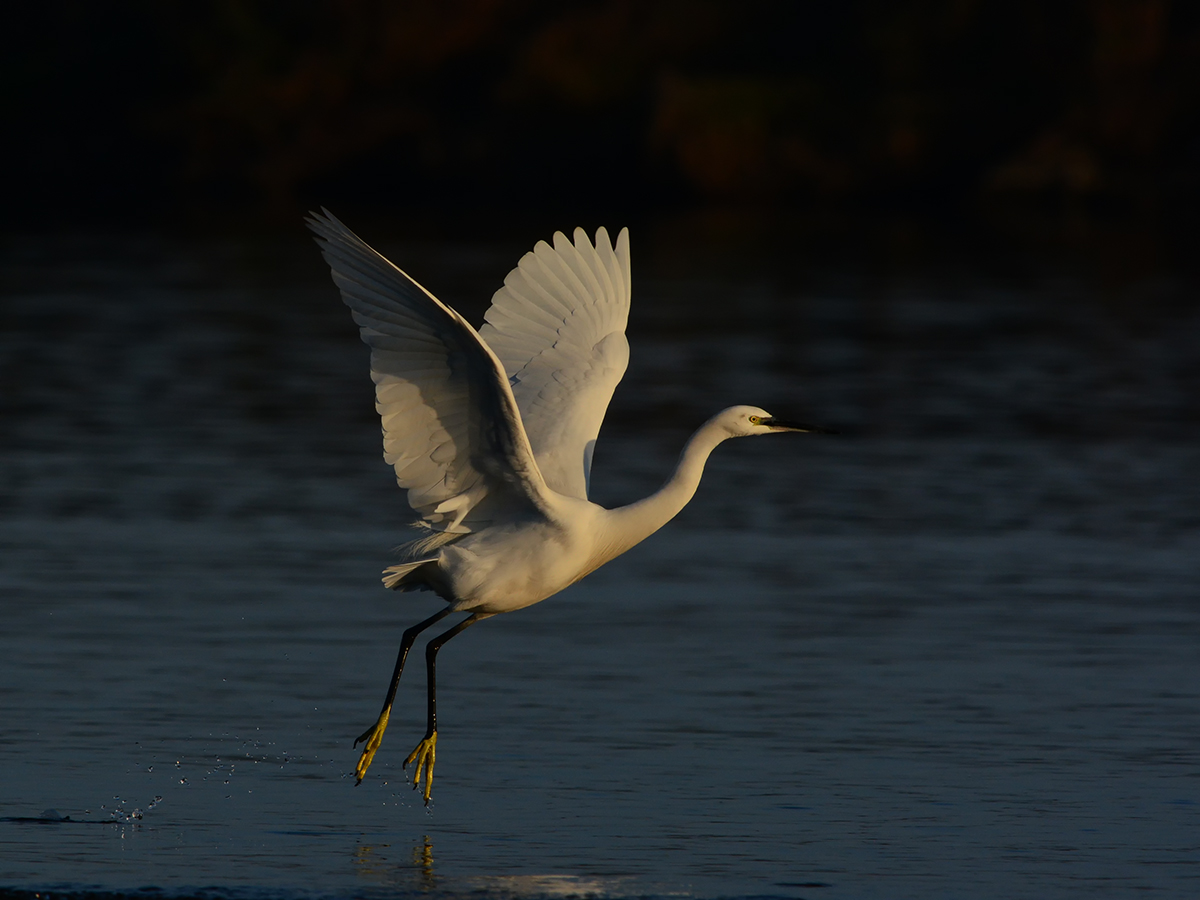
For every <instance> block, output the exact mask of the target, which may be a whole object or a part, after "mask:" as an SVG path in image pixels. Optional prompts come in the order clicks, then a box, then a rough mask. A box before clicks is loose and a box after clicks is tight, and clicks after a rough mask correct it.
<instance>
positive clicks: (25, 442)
mask: <svg viewBox="0 0 1200 900" xmlns="http://www.w3.org/2000/svg"><path fill="white" fill-rule="evenodd" d="M367 237H368V238H370V237H371V236H370V235H367ZM634 238H635V240H634V252H635V257H634V260H635V274H634V285H635V295H634V296H635V299H634V305H635V311H634V318H633V321H632V322H631V329H630V330H631V343H632V347H633V363H632V367H631V370H630V373H629V376H628V377H627V379H626V381H625V383H624V384H623V385H622V387H621V388H620V389H619V390H618V394H617V397H616V399H615V401H614V408H613V411H612V415H611V417H610V423H609V425H608V426H606V431H605V432H604V433H603V434H602V435H601V441H600V444H599V445H598V449H597V457H596V470H595V473H594V478H593V484H594V485H595V487H596V490H597V496H596V499H597V500H599V501H600V502H602V503H605V504H606V505H613V504H616V503H621V502H626V501H628V500H631V499H634V498H636V497H638V496H640V495H642V494H644V493H646V492H647V491H649V490H651V489H652V488H653V487H654V486H656V484H657V483H658V482H659V481H660V480H661V479H662V478H663V477H665V476H666V474H667V473H668V471H669V469H670V467H671V465H672V463H673V460H674V456H675V454H676V453H677V452H678V449H679V447H680V445H681V444H682V441H683V440H684V438H685V437H686V434H687V432H688V431H689V430H690V428H692V427H694V426H695V425H696V424H698V423H699V422H700V421H701V420H702V419H703V418H705V417H706V416H707V415H709V414H710V413H711V412H714V411H715V410H717V409H719V408H721V407H723V406H725V405H728V404H730V403H734V402H747V403H756V404H759V405H762V406H765V407H767V408H768V409H771V410H772V411H773V412H777V413H780V414H783V413H787V414H795V415H798V416H803V417H806V418H811V419H814V420H817V421H822V422H828V423H830V424H833V425H836V426H839V427H841V428H842V429H843V431H844V433H843V435H842V436H840V437H837V438H817V437H804V436H787V437H778V438H770V439H764V440H760V441H740V442H734V443H731V444H728V445H725V446H723V447H721V448H720V449H719V450H718V451H717V453H716V454H715V455H714V457H713V459H712V460H711V462H710V464H709V469H708V473H707V475H706V478H705V482H704V484H703V485H702V487H701V490H700V492H699V494H698V496H697V498H696V500H695V501H694V502H693V504H692V505H691V506H690V507H688V508H687V509H686V510H685V511H684V513H683V514H682V515H681V516H680V517H679V519H678V520H677V521H676V522H674V523H672V524H671V525H670V526H668V528H667V529H666V530H664V531H663V532H662V533H660V534H658V535H656V536H655V537H653V538H652V539H650V540H649V541H647V542H646V543H645V544H643V545H642V546H640V547H638V548H636V549H635V550H634V551H632V552H630V553H629V554H628V555H627V556H625V557H622V558H621V559H619V560H617V561H615V562H613V563H611V564H610V565H608V566H607V567H605V568H604V569H602V570H600V571H599V572H597V573H595V574H594V575H593V576H590V577H589V578H588V579H586V580H585V581H584V582H582V583H581V584H579V585H577V586H575V587H573V588H572V589H570V590H569V591H567V592H565V593H563V594H562V595H560V596H558V597H556V598H553V599H551V600H550V601H547V602H545V603H543V604H540V605H538V606H536V607H533V608H531V609H528V610H524V611H521V612H519V613H516V614H514V615H509V616H501V617H498V618H496V619H493V620H491V621H489V622H487V623H486V624H484V625H481V626H480V627H479V628H477V629H474V630H472V631H471V633H469V634H467V635H464V636H463V637H461V638H459V639H458V640H456V641H455V642H454V643H453V644H451V645H449V646H448V647H447V648H446V650H445V651H444V652H443V653H442V654H441V666H440V676H441V677H440V682H441V684H440V687H441V691H440V692H439V693H440V699H441V703H440V706H441V709H440V713H441V717H440V724H441V729H442V730H441V735H440V737H441V740H440V741H439V747H438V750H439V754H438V765H437V777H436V782H435V791H434V804H433V806H432V808H431V809H429V810H426V809H425V808H424V807H423V806H422V805H421V803H420V802H419V798H418V797H417V795H416V794H414V793H413V792H412V791H411V790H409V789H408V787H407V785H406V784H405V782H404V775H403V772H402V771H401V762H402V760H403V759H404V757H405V756H406V755H407V753H408V751H409V750H410V749H411V748H412V746H413V745H414V744H415V743H416V741H417V739H418V738H420V736H421V734H422V732H423V727H424V723H423V719H424V702H423V692H424V679H423V673H422V672H421V671H420V669H421V667H420V666H415V667H413V669H412V670H411V671H410V672H409V673H408V676H406V682H405V683H404V684H403V685H402V687H401V692H400V696H399V699H398V700H397V704H396V708H395V711H394V713H393V717H392V722H391V727H390V729H389V731H388V734H387V737H386V739H385V742H384V745H383V748H382V750H381V751H380V753H379V755H378V756H377V757H376V761H375V763H374V765H373V767H372V769H371V771H370V773H369V775H368V777H367V779H366V780H365V781H364V782H363V783H362V785H360V786H358V787H355V786H354V783H353V782H354V779H353V777H352V775H351V774H350V773H351V771H352V769H353V765H354V762H355V760H356V759H357V752H356V751H355V750H353V749H352V748H351V742H352V740H353V738H354V737H355V736H356V735H357V734H359V733H360V732H361V731H362V730H363V729H364V728H365V727H367V726H368V725H369V724H371V722H372V721H373V720H374V717H375V715H376V714H377V712H378V706H379V703H380V701H381V699H382V695H383V692H384V689H385V688H386V680H387V677H388V675H389V674H390V671H391V666H392V663H393V659H394V653H395V648H396V644H397V642H398V640H399V636H400V632H401V631H402V630H403V629H404V628H405V627H407V625H409V624H411V623H413V622H415V621H416V620H417V619H419V618H421V617H424V616H426V615H429V614H430V613H431V612H432V611H434V610H435V609H436V608H437V606H438V601H436V599H434V598H430V597H428V596H424V595H421V596H412V595H395V594H392V593H390V592H387V591H384V590H383V589H382V588H381V587H380V586H379V583H378V572H379V570H380V569H381V568H383V566H384V565H387V564H388V563H389V561H390V557H389V552H388V551H389V548H390V547H391V546H392V545H393V544H395V543H396V542H397V541H398V540H399V539H400V537H401V535H400V532H399V530H398V523H399V522H400V521H401V518H402V512H401V509H400V503H401V502H402V498H401V496H400V494H399V493H398V492H397V491H396V490H395V488H394V484H393V481H392V476H391V472H390V470H389V469H388V468H387V467H386V466H384V465H383V463H382V462H381V461H380V458H379V454H380V451H379V437H378V422H377V420H376V419H375V417H374V412H373V410H372V407H371V402H372V398H371V392H370V383H369V381H368V379H367V375H366V349H365V348H364V347H362V346H361V345H360V344H359V343H358V341H357V336H356V334H355V330H354V328H353V326H352V325H351V323H350V320H349V315H348V314H347V312H346V310H345V309H344V308H343V307H342V306H341V304H340V303H339V302H338V300H337V297H336V294H335V292H334V289H333V288H332V286H331V285H330V283H329V281H328V277H327V274H326V273H325V271H324V270H323V268H322V266H321V264H320V262H319V259H318V257H317V254H316V251H315V249H314V248H312V247H311V246H310V245H308V243H307V242H306V240H305V239H304V238H303V237H302V236H300V235H299V234H296V235H292V236H289V237H288V238H287V239H286V240H281V241H275V240H271V241H265V240H248V241H226V242H187V241H182V240H177V241H169V240H159V239H133V238H128V237H125V238H122V237H94V238H73V239H57V240H54V241H51V240H48V239H39V238H28V239H9V240H8V241H7V242H6V243H5V244H4V246H3V266H4V271H3V279H4V281H3V288H4V297H3V307H2V325H3V335H2V341H3V346H2V349H0V386H2V388H3V403H4V418H3V421H2V423H0V425H2V428H3V434H2V435H0V454H2V456H0V461H2V468H0V479H2V480H0V512H2V520H0V552H2V554H3V556H2V561H0V592H2V599H0V603H2V609H3V617H4V618H3V621H4V627H3V629H2V630H0V658H2V660H3V661H2V662H0V817H3V820H2V821H0V886H8V887H13V888H45V887H49V886H67V887H74V888H77V889H78V888H83V887H95V888H100V889H105V890H115V891H123V890H132V889H136V888H139V887H144V886H158V887H161V888H163V889H165V890H167V891H173V892H178V891H181V890H184V889H186V888H189V887H191V888H195V887H205V886H210V887H214V888H218V889H220V890H221V891H224V892H226V893H234V894H236V893H238V892H242V891H249V890H251V889H256V888H266V889H269V890H272V891H275V892H277V893H285V894H287V893H291V894H296V895H309V894H317V895H340V896H347V895H375V894H379V895H383V894H385V893H395V892H402V893H403V892H441V893H447V894H465V893H470V892H483V894H485V895H488V896H521V897H528V896H564V895H572V894H588V895H603V896H630V895H646V894H661V895H679V896H689V895H690V896H701V897H717V896H750V895H774V896H780V897H792V898H794V897H806V898H830V900H832V898H893V897H903V898H907V897H912V898H927V897H929V898H933V897H972V898H991V897H996V898H1000V897H1016V896H1021V897H1062V896H1079V897H1084V896H1097V895H1104V896H1130V895H1133V894H1135V893H1138V894H1141V893H1143V892H1144V891H1152V892H1153V896H1158V897H1194V896H1197V895H1200V675H1198V673H1200V571H1198V568H1197V559H1198V558H1200V481H1198V479H1197V475H1198V474H1200V443H1198V442H1197V437H1198V436H1200V414H1198V411H1200V402H1198V400H1197V397H1198V396H1200V394H1198V389H1200V363H1198V361H1197V359H1198V358H1197V353H1196V349H1197V347H1200V305H1198V304H1197V303H1196V302H1195V297H1194V293H1193V292H1192V289H1191V288H1190V286H1188V285H1186V284H1184V283H1183V282H1181V281H1179V280H1173V279H1171V278H1166V277H1158V278H1157V279H1141V280H1133V281H1130V282H1128V283H1123V284H1119V285H1116V286H1115V287H1114V286H1108V287H1106V286H1104V285H1098V284H1096V283H1094V282H1090V281H1089V280H1088V279H1087V278H1086V277H1084V276H1078V275H1070V274H1067V275H1062V274H1057V275H1055V274H1043V275H1038V276H1036V277H1033V276H1030V277H1025V278H1023V279H1017V280H1016V281H1015V282H1014V281H1013V280H1011V279H1010V280H1008V281H1005V280H1004V279H1000V278H993V277H991V276H982V275H978V274H975V275H970V276H962V275H957V276H954V277H950V276H946V277H944V278H943V277H937V278H934V277H911V278H900V277H895V278H877V279H874V280H866V279H862V278H856V277H852V276H850V275H847V274H845V273H844V272H842V273H838V272H836V271H829V272H818V273H817V274H815V275H813V274H811V273H810V276H809V277H807V278H806V280H804V281H803V282H798V281H796V280H794V279H792V278H791V277H790V276H789V275H788V261H787V259H786V258H783V257H780V258H778V259H775V260H774V261H771V260H767V261H766V262H756V263H755V264H754V265H749V266H746V267H744V268H742V269H738V268H737V267H736V266H734V267H732V268H729V267H724V268H723V267H722V265H721V264H720V261H719V260H718V261H715V262H714V261H713V260H711V259H707V260H702V261H699V262H697V261H696V260H692V261H691V262H688V260H687V259H686V258H685V259H684V260H683V262H680V259H679V257H678V254H675V255H672V252H670V248H669V247H667V246H664V245H663V243H662V242H661V241H660V242H659V243H655V240H652V239H651V240H646V241H645V242H644V243H642V244H639V243H638V236H637V235H636V234H635V236H634ZM380 243H381V244H382V245H383V246H382V249H384V250H385V251H386V252H389V253H390V254H391V255H393V257H394V258H395V259H396V260H397V261H398V262H400V264H401V265H405V267H406V268H408V270H409V271H410V272H412V273H413V274H414V275H415V276H417V277H418V278H421V279H422V280H423V281H425V282H426V283H427V285H428V286H429V287H431V289H433V290H434V291H435V293H439V294H440V295H441V296H443V298H444V299H447V300H449V301H450V302H452V303H456V304H461V306H462V307H463V308H464V312H466V313H467V314H468V316H469V318H472V319H473V320H474V321H478V320H479V317H480V314H481V312H482V308H483V304H484V303H486V300H487V298H488V297H489V296H490V292H491V290H492V289H494V288H495V287H496V286H497V285H498V284H499V283H500V280H501V279H502V277H503V275H504V273H505V272H506V271H507V269H508V267H509V266H511V264H512V263H513V262H514V261H515V260H516V258H517V256H518V255H519V253H520V252H521V250H522V249H523V247H522V245H521V244H520V243H512V244H510V245H504V246H500V245H495V246H493V245H474V244H461V245H459V244H436V245H435V244H414V243H409V244H400V243H394V244H387V242H380ZM685 263H686V264H685ZM705 263H707V264H708V265H709V268H708V269H705V267H704V264H705ZM689 267H690V268H689ZM62 817H69V819H70V821H65V820H61V821H54V820H55V819H61V818H62Z"/></svg>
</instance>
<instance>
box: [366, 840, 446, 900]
mask: <svg viewBox="0 0 1200 900" xmlns="http://www.w3.org/2000/svg"><path fill="white" fill-rule="evenodd" d="M390 851H391V844H359V845H358V846H357V847H355V848H354V868H355V871H357V872H358V874H359V875H361V876H362V877H364V878H367V879H369V880H371V881H378V882H381V883H383V884H387V885H391V886H397V887H400V886H403V887H406V888H409V889H420V890H426V891H430V890H434V889H435V888H436V887H437V880H436V878H435V877H434V874H433V844H432V843H431V842H430V840H429V836H428V835H426V836H425V837H423V838H421V840H420V841H419V842H417V843H415V844H413V846H412V851H411V856H410V861H409V862H408V863H394V862H392V861H391V859H390V858H389V856H390Z"/></svg>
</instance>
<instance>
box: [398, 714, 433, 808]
mask: <svg viewBox="0 0 1200 900" xmlns="http://www.w3.org/2000/svg"><path fill="white" fill-rule="evenodd" d="M436 758H437V732H436V731H435V732H433V733H431V734H427V735H425V739H424V740H422V741H421V743H419V744H417V749H416V750H414V751H413V752H412V753H410V754H408V759H406V760H405V761H404V769H405V771H407V770H408V764H409V763H410V762H412V761H413V760H416V763H417V769H416V771H415V772H413V790H414V791H415V790H416V789H417V788H418V787H420V786H421V774H422V772H424V775H425V805H426V806H428V805H429V792H430V791H432V790H433V762H434V760H435V759H436Z"/></svg>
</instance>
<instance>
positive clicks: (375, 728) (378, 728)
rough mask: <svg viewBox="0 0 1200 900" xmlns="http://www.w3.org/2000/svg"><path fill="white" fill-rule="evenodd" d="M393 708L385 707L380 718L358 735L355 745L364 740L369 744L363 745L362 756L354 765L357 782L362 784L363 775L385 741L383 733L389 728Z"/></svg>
mask: <svg viewBox="0 0 1200 900" xmlns="http://www.w3.org/2000/svg"><path fill="white" fill-rule="evenodd" d="M390 712H391V710H387V709H385V710H384V711H383V712H381V713H380V714H379V720H378V721H377V722H376V723H375V724H374V725H372V726H371V727H370V728H368V729H367V730H366V731H364V732H363V733H362V734H360V735H359V736H358V739H357V740H355V742H354V746H355V747H357V746H358V745H359V744H360V743H362V742H363V741H366V742H367V746H365V747H363V752H362V756H360V757H359V758H358V765H357V766H355V767H354V777H355V778H356V779H357V780H356V781H355V782H354V783H355V784H362V780H363V776H364V775H366V774H367V769H369V768H370V767H371V760H373V759H374V758H375V751H376V750H378V749H379V745H380V744H382V743H383V733H384V731H386V730H387V723H388V715H389V714H390Z"/></svg>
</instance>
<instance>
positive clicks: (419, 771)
mask: <svg viewBox="0 0 1200 900" xmlns="http://www.w3.org/2000/svg"><path fill="white" fill-rule="evenodd" d="M493 615H495V613H474V614H472V615H470V616H467V618H465V619H463V620H462V621H461V622H459V623H458V624H457V625H455V626H454V627H453V628H451V629H450V630H449V631H446V632H443V633H442V634H439V635H438V636H437V637H435V638H433V639H431V640H430V641H429V643H428V644H426V645H425V669H426V672H427V674H428V678H429V685H428V691H429V721H428V725H427V727H426V729H425V739H424V740H422V741H421V743H419V744H417V749H415V750H414V751H413V752H412V753H410V754H409V757H408V759H406V760H405V761H404V768H406V769H407V768H408V764H409V763H410V762H413V761H414V760H415V761H416V763H417V768H416V771H415V772H414V773H413V790H416V789H417V787H418V786H419V785H420V783H421V777H422V775H424V777H425V803H426V805H428V803H429V792H430V791H431V790H432V789H433V764H434V761H435V759H436V750H437V674H436V671H435V669H436V663H437V652H438V651H439V650H441V649H442V644H444V643H446V641H448V640H450V638H452V637H454V636H455V635H456V634H458V633H459V632H462V631H466V630H467V629H468V628H470V627H471V626H472V625H474V624H475V623H476V622H482V621H483V620H484V619H490V618H491V617H492V616H493Z"/></svg>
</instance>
